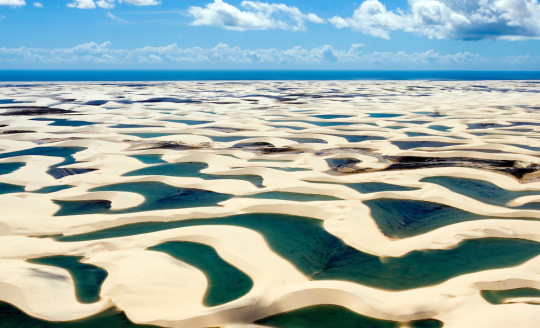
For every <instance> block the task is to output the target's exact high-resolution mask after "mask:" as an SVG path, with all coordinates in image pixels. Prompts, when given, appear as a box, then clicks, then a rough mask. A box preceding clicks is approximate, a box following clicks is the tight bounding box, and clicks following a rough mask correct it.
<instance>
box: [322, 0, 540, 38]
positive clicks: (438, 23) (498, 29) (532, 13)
mask: <svg viewBox="0 0 540 328" xmlns="http://www.w3.org/2000/svg"><path fill="white" fill-rule="evenodd" d="M408 4H409V8H408V9H407V10H406V11H403V10H399V9H398V10H396V11H388V10H387V9H386V7H385V6H384V5H383V4H382V3H381V2H379V0H366V1H364V2H362V3H361V4H360V6H359V7H358V8H357V9H356V10H355V11H354V12H353V14H352V16H351V17H346V18H343V17H340V16H334V17H332V18H331V19H330V20H329V21H330V22H331V23H332V24H333V25H334V26H336V27H337V28H352V29H354V30H357V31H359V32H362V33H365V34H369V35H372V36H375V37H381V38H386V39H388V38H389V37H390V32H391V31H395V30H403V31H406V32H412V33H415V34H417V35H422V36H427V37H429V38H431V39H446V38H453V39H470V40H477V39H509V40H519V39H528V38H540V3H539V2H538V1H537V0H480V1H473V0H446V1H443V0H408Z"/></svg>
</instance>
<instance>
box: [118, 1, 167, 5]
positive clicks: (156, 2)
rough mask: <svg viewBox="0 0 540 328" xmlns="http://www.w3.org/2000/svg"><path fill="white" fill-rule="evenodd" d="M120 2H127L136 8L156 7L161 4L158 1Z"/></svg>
mask: <svg viewBox="0 0 540 328" xmlns="http://www.w3.org/2000/svg"><path fill="white" fill-rule="evenodd" d="M119 1H120V2H126V3H129V4H132V5H135V6H155V5H159V4H160V3H161V2H160V1H157V0H119Z"/></svg>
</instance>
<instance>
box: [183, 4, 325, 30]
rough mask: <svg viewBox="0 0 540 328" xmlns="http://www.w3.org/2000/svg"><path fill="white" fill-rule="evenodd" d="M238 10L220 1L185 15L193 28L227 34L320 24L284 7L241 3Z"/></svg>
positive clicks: (300, 27) (312, 16) (292, 28)
mask: <svg viewBox="0 0 540 328" xmlns="http://www.w3.org/2000/svg"><path fill="white" fill-rule="evenodd" d="M240 7H241V9H239V8H237V7H235V6H232V5H230V4H228V3H226V2H223V1H222V0H214V2H212V3H209V4H207V5H206V7H204V8H202V7H195V6H193V7H190V8H189V9H188V13H189V14H190V15H191V16H192V17H193V18H194V19H195V20H194V21H193V22H192V23H191V24H192V25H207V26H218V27H221V28H225V29H228V30H234V31H246V30H268V29H282V30H292V31H299V30H305V28H306V27H305V24H304V23H305V22H306V21H307V22H312V23H323V22H324V20H323V19H322V18H320V17H318V16H317V15H315V14H312V13H308V14H304V13H302V12H301V11H300V10H299V9H298V8H296V7H289V6H287V5H285V4H275V3H272V4H270V3H263V2H259V1H242V3H241V4H240Z"/></svg>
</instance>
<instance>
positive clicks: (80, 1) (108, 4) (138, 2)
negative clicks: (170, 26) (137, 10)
mask: <svg viewBox="0 0 540 328" xmlns="http://www.w3.org/2000/svg"><path fill="white" fill-rule="evenodd" d="M0 1H2V0H0ZM116 2H118V3H128V4H131V5H135V6H155V5H158V4H160V3H161V2H160V1H158V0H73V2H71V3H68V5H67V6H68V7H72V8H79V9H94V8H96V7H99V8H105V9H110V8H114V6H115V5H116Z"/></svg>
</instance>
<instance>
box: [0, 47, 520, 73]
mask: <svg viewBox="0 0 540 328" xmlns="http://www.w3.org/2000/svg"><path fill="white" fill-rule="evenodd" d="M111 46H112V44H111V42H109V41H107V42H103V43H101V44H100V43H95V42H88V43H84V44H80V45H77V46H75V47H72V48H62V49H52V50H48V49H38V48H26V47H21V48H0V63H26V64H27V63H28V62H34V63H41V64H62V65H64V64H114V65H115V67H117V66H118V65H119V64H124V65H126V64H127V65H129V64H131V65H132V66H136V65H137V63H142V64H152V65H156V64H158V65H164V64H168V65H169V66H171V65H173V66H176V65H178V64H180V65H184V66H186V65H188V67H191V66H189V65H194V64H199V65H201V66H203V65H204V66H206V65H214V66H217V67H230V66H236V67H238V66H241V67H243V65H250V66H254V67H257V66H258V67H280V66H286V65H292V66H294V67H296V66H302V65H303V67H305V66H306V65H315V66H317V67H321V65H324V67H332V65H345V66H348V67H357V66H358V65H364V66H365V67H373V64H382V65H387V64H397V66H400V65H403V64H418V65H426V64H428V65H431V64H433V63H435V64H471V65H472V66H474V65H477V64H478V63H479V62H486V61H487V59H486V58H483V57H481V56H479V55H476V54H472V53H461V52H460V53H455V54H441V53H439V52H436V51H434V50H427V51H424V52H415V53H406V52H371V53H364V52H363V51H362V49H363V45H361V44H353V45H351V46H350V47H349V48H348V49H335V48H334V47H332V46H330V45H323V46H320V47H315V48H312V49H306V48H303V47H300V46H297V47H293V48H290V49H283V50H278V49H274V48H269V49H255V50H251V49H243V48H240V47H232V46H229V45H227V44H225V43H219V44H218V45H216V46H215V47H212V48H201V47H192V48H180V47H178V45H177V44H175V43H173V44H170V45H167V46H163V47H150V46H148V47H143V48H135V49H114V48H112V47H111ZM520 60H522V61H526V58H520ZM509 61H510V60H508V62H509Z"/></svg>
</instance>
